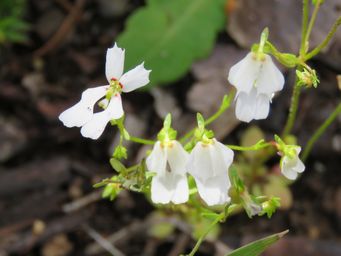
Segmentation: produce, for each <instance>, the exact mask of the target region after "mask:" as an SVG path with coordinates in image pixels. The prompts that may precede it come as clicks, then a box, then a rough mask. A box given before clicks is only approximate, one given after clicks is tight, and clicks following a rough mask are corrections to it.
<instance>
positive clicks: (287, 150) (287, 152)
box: [275, 135, 299, 159]
mask: <svg viewBox="0 0 341 256" xmlns="http://www.w3.org/2000/svg"><path fill="white" fill-rule="evenodd" d="M287 140H289V141H294V138H291V137H289V138H288V139H287ZM275 141H276V143H277V149H278V151H279V153H280V155H281V156H282V157H284V156H286V157H289V158H290V159H294V158H296V157H297V149H298V148H299V146H297V145H288V144H286V143H285V142H284V141H283V140H282V139H281V138H280V137H279V136H278V135H275Z"/></svg>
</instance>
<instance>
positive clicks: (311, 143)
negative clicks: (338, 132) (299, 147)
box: [302, 103, 341, 161]
mask: <svg viewBox="0 0 341 256" xmlns="http://www.w3.org/2000/svg"><path fill="white" fill-rule="evenodd" d="M340 114H341V103H339V105H338V106H337V107H336V108H335V110H334V111H333V112H332V113H331V114H330V116H329V117H328V118H327V120H326V121H324V123H323V124H322V125H321V126H320V127H319V128H318V129H317V130H316V131H315V133H314V134H313V136H311V138H310V139H309V141H308V143H307V145H306V146H305V148H304V150H303V153H302V160H303V161H305V160H306V159H307V157H308V156H309V153H310V151H311V149H312V148H313V146H314V144H315V142H316V141H317V140H318V139H319V138H320V137H321V135H322V134H323V133H324V132H325V131H326V129H327V128H328V127H329V126H330V125H331V124H332V123H333V121H334V120H335V119H336V117H337V116H338V115H340Z"/></svg>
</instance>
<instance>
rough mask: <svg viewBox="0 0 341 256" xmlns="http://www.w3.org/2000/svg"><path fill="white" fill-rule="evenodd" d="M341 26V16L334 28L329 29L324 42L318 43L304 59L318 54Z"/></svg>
mask: <svg viewBox="0 0 341 256" xmlns="http://www.w3.org/2000/svg"><path fill="white" fill-rule="evenodd" d="M339 26H341V16H340V17H339V18H338V19H337V20H336V21H335V23H334V24H333V26H332V28H331V29H330V30H329V32H328V35H327V37H326V38H325V39H324V40H323V42H322V43H321V44H320V45H318V46H317V47H316V48H315V49H313V50H312V51H311V52H309V53H307V54H306V56H305V58H304V60H305V61H307V60H309V59H311V58H312V57H314V56H315V55H317V54H318V53H319V52H320V51H321V50H322V49H323V48H324V47H326V46H327V45H328V43H329V42H330V40H331V39H332V38H333V36H334V34H335V32H336V31H337V29H338V27H339Z"/></svg>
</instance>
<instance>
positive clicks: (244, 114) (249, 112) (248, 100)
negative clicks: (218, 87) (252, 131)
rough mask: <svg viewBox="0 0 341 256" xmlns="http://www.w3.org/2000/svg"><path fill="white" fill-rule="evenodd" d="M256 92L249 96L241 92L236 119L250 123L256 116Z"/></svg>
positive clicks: (253, 91)
mask: <svg viewBox="0 0 341 256" xmlns="http://www.w3.org/2000/svg"><path fill="white" fill-rule="evenodd" d="M256 97H257V94H256V90H252V91H251V92H250V93H249V94H246V93H245V92H240V93H239V94H238V96H237V102H236V117H237V118H238V119H239V120H240V121H243V122H246V123H249V122H250V121H251V120H252V119H254V116H255V109H256Z"/></svg>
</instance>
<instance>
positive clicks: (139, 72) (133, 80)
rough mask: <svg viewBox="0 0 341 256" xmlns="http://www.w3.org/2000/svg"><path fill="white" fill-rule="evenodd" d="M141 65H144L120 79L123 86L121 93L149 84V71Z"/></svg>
mask: <svg viewBox="0 0 341 256" xmlns="http://www.w3.org/2000/svg"><path fill="white" fill-rule="evenodd" d="M143 65H144V63H141V64H140V65H138V66H136V67H135V68H134V69H131V70H129V71H128V72H127V73H125V74H124V75H123V76H122V77H121V79H120V83H121V84H122V85H123V88H122V90H123V92H131V91H133V90H135V89H137V88H140V87H142V86H144V85H146V84H148V83H149V73H150V71H151V70H146V69H145V68H144V66H143Z"/></svg>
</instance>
